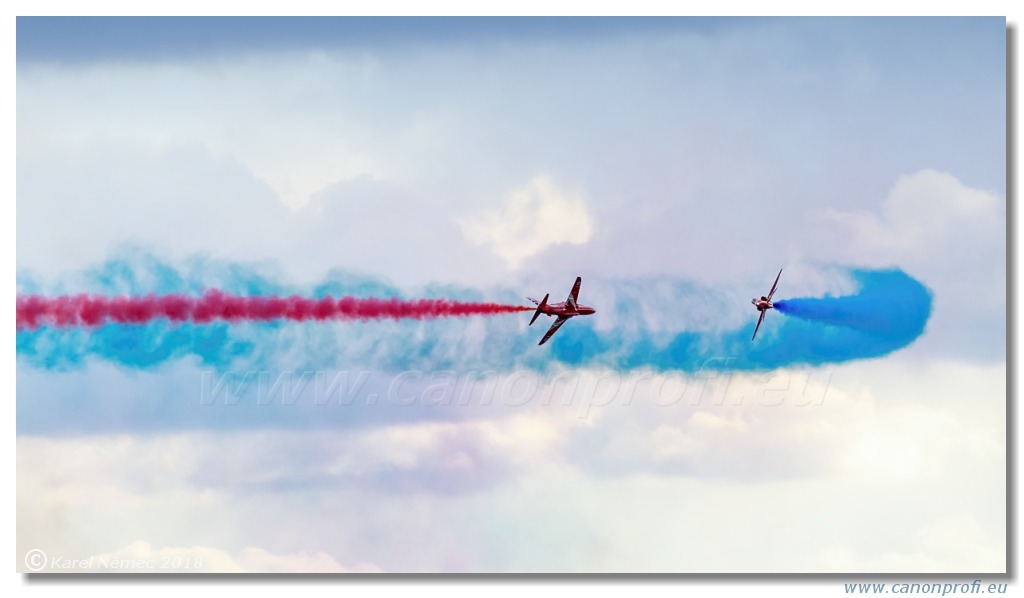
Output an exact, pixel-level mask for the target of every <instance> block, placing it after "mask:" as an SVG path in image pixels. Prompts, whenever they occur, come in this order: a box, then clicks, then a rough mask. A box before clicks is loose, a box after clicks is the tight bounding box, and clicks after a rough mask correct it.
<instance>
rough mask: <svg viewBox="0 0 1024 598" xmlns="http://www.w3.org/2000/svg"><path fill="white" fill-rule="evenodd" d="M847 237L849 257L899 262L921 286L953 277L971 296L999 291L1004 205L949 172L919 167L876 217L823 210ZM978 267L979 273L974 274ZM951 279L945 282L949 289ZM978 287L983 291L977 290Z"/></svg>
mask: <svg viewBox="0 0 1024 598" xmlns="http://www.w3.org/2000/svg"><path fill="white" fill-rule="evenodd" d="M825 215H826V217H827V218H828V219H830V220H832V221H833V222H835V223H836V224H837V225H838V226H839V227H840V229H841V230H845V231H846V232H847V234H848V235H849V237H850V240H851V243H852V246H851V247H850V248H849V249H848V250H847V251H848V252H849V254H850V256H849V257H857V258H859V259H858V260H857V261H859V262H861V263H867V264H871V265H879V266H887V265H902V266H904V267H908V268H911V269H913V271H915V272H920V274H921V275H924V276H925V277H926V282H931V283H933V284H934V283H935V282H938V281H945V280H946V279H947V278H948V273H949V272H950V271H953V272H956V273H957V274H958V275H959V276H960V278H961V279H962V280H965V281H966V283H967V284H970V285H971V286H972V287H974V288H973V289H972V291H973V293H975V294H979V293H980V294H981V295H982V297H983V298H986V299H988V298H989V297H988V295H989V294H990V293H992V292H993V291H995V290H996V289H998V288H1001V287H996V286H995V285H996V284H997V283H999V282H1000V281H1001V278H1002V277H1000V276H993V275H994V274H998V273H1002V272H1003V268H1002V267H1001V266H1002V264H1003V263H1004V260H1003V257H1004V255H1005V252H1006V241H1005V232H1006V208H1005V205H1004V202H1003V200H1002V198H1000V197H999V196H997V195H996V194H995V193H993V192H990V191H985V190H981V189H975V188H972V187H969V186H967V185H965V184H963V183H962V182H960V181H959V180H957V178H956V177H954V176H953V175H951V174H949V173H945V172H939V171H936V170H922V171H919V172H916V173H913V174H908V175H903V176H901V177H900V178H899V179H898V180H897V181H896V183H895V184H894V185H893V187H892V190H891V191H890V192H889V195H888V197H887V198H886V199H885V201H884V202H883V203H882V206H881V212H880V213H875V212H869V211H856V212H854V211H841V210H834V209H830V210H827V211H826V212H825ZM979 267H983V268H982V272H981V273H980V274H981V276H979V273H978V272H977V269H978V268H979ZM956 282H957V279H956V278H953V279H952V280H950V281H949V283H950V284H951V285H953V286H952V288H964V286H966V285H957V284H956ZM980 283H984V286H982V287H981V288H978V285H979V284H980Z"/></svg>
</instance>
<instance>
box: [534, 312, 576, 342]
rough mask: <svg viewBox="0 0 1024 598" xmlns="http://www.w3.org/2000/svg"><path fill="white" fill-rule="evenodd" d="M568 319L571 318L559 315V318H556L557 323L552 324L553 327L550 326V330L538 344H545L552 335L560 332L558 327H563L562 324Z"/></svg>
mask: <svg viewBox="0 0 1024 598" xmlns="http://www.w3.org/2000/svg"><path fill="white" fill-rule="evenodd" d="M568 319H569V318H567V317H565V316H558V319H557V320H555V323H554V324H552V325H551V328H548V331H547V332H546V333H544V338H542V339H540V342H539V343H537V344H538V345H543V344H544V343H546V342H548V339H549V338H551V335H553V334H554V333H556V332H558V329H559V328H561V327H562V324H565V321H566V320H568Z"/></svg>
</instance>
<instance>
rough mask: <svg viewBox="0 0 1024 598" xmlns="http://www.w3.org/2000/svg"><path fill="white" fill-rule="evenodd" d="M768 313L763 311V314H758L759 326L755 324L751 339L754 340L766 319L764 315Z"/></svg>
mask: <svg viewBox="0 0 1024 598" xmlns="http://www.w3.org/2000/svg"><path fill="white" fill-rule="evenodd" d="M766 313H768V312H767V311H762V312H761V315H759V316H757V326H754V336H752V337H750V340H754V338H755V337H756V336H757V331H758V330H759V329H760V328H761V322H763V321H764V315H765V314H766Z"/></svg>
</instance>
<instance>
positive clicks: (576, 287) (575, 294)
mask: <svg viewBox="0 0 1024 598" xmlns="http://www.w3.org/2000/svg"><path fill="white" fill-rule="evenodd" d="M582 281H583V279H582V278H580V277H579V276H577V277H576V283H575V284H573V285H572V290H571V291H569V298H568V299H566V300H565V304H566V305H568V306H569V307H571V308H573V309H576V300H577V299H578V298H579V296H580V282H582Z"/></svg>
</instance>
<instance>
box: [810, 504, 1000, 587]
mask: <svg viewBox="0 0 1024 598" xmlns="http://www.w3.org/2000/svg"><path fill="white" fill-rule="evenodd" d="M820 564H821V567H822V570H823V571H829V572H835V573H859V572H863V571H872V572H877V573H906V572H908V571H913V572H920V573H1005V572H1006V571H1007V568H1006V537H1005V536H1002V537H1000V536H999V535H993V534H992V533H991V530H988V531H986V530H985V529H984V528H983V527H982V526H981V525H980V524H979V523H978V521H977V520H976V519H975V518H974V517H972V516H971V515H966V514H962V515H954V516H949V517H945V518H943V519H940V520H938V521H934V522H930V523H928V524H927V525H925V526H923V527H922V528H920V529H918V530H916V531H914V532H912V533H911V535H910V546H908V548H907V549H905V550H892V551H886V552H883V553H882V554H878V555H874V556H867V555H864V554H858V553H856V552H855V551H853V550H850V549H849V548H845V547H842V546H830V547H828V548H826V549H825V550H823V551H822V554H821V557H820Z"/></svg>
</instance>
